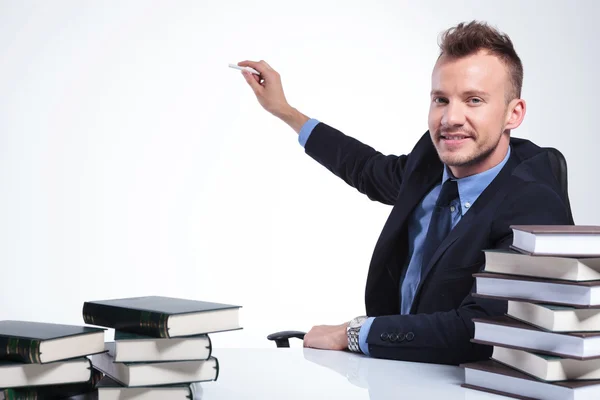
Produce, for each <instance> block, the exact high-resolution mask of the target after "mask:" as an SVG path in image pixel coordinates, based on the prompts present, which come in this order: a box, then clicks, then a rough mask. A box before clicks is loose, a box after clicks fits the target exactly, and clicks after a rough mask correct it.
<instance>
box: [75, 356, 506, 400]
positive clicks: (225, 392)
mask: <svg viewBox="0 0 600 400" xmlns="http://www.w3.org/2000/svg"><path fill="white" fill-rule="evenodd" d="M214 355H215V357H217V358H218V359H219V364H220V366H221V369H220V372H219V379H218V380H217V381H216V382H204V383H201V384H200V385H201V387H202V400H225V399H227V400H243V399H252V400H256V399H260V400H271V399H277V400H281V399H286V400H296V399H298V400H300V399H302V400H307V399H311V400H312V399H338V398H339V399H344V400H353V399H361V400H367V399H368V400H388V399H389V400H391V399H393V400H400V399H402V400H404V399H411V400H412V399H417V400H427V399H445V400H458V399H460V400H484V399H487V400H494V399H496V400H499V399H502V398H505V397H502V396H497V395H493V394H489V393H485V392H479V391H476V390H473V389H466V388H463V387H461V386H460V385H461V384H462V383H463V382H464V370H463V369H462V368H460V367H453V366H448V365H435V364H422V363H413V362H405V361H392V360H379V359H374V358H369V357H365V356H363V355H359V354H353V353H348V352H341V351H325V350H315V349H300V348H280V349H277V348H275V349H215V350H214ZM96 398H97V397H96V396H95V395H88V396H81V397H79V398H78V400H96ZM123 400H125V399H123Z"/></svg>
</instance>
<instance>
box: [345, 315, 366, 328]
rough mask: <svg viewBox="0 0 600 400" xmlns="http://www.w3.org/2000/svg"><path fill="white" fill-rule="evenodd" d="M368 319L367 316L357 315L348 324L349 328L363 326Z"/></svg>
mask: <svg viewBox="0 0 600 400" xmlns="http://www.w3.org/2000/svg"><path fill="white" fill-rule="evenodd" d="M366 319H367V317H356V318H354V319H353V320H352V321H350V323H349V324H348V327H349V328H358V327H359V326H362V324H363V323H364V322H365V320H366Z"/></svg>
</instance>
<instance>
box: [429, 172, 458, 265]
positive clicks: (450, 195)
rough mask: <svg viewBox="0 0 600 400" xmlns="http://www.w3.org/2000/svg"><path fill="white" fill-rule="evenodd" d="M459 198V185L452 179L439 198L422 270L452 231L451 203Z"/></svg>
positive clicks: (434, 211) (432, 216)
mask: <svg viewBox="0 0 600 400" xmlns="http://www.w3.org/2000/svg"><path fill="white" fill-rule="evenodd" d="M456 198H458V184H457V183H456V181H454V180H452V179H448V180H446V182H444V184H443V185H442V190H441V191H440V195H439V196H438V199H437V202H436V203H435V207H434V208H433V213H432V214H431V221H430V222H429V228H428V229H427V237H426V238H425V243H423V261H422V264H421V265H422V268H426V267H427V264H429V261H430V260H431V257H432V256H433V253H435V251H436V250H437V248H438V247H439V246H440V244H441V243H442V241H443V240H444V239H445V238H446V236H448V233H450V230H451V229H452V212H451V211H450V203H451V202H452V200H454V199H456Z"/></svg>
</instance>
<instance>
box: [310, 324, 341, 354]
mask: <svg viewBox="0 0 600 400" xmlns="http://www.w3.org/2000/svg"><path fill="white" fill-rule="evenodd" d="M347 327H348V322H346V323H343V324H341V325H320V326H314V327H313V328H312V329H311V330H310V331H308V333H307V334H306V335H305V336H304V347H312V348H315V349H323V350H346V349H347V348H348V336H347V334H346V328H347Z"/></svg>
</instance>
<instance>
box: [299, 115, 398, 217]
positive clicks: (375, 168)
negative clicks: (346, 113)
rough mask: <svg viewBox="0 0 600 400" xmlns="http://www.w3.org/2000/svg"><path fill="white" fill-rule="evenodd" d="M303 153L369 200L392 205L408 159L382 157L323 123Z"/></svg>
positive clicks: (391, 156) (317, 128) (316, 129)
mask: <svg viewBox="0 0 600 400" xmlns="http://www.w3.org/2000/svg"><path fill="white" fill-rule="evenodd" d="M304 149H305V151H306V154H308V155H309V156H310V157H312V158H313V159H315V160H316V161H317V162H319V163H320V164H321V165H323V166H324V167H325V168H327V169H328V170H329V171H331V172H333V173H334V174H335V175H337V176H338V177H340V178H341V179H343V180H344V181H345V182H346V183H347V184H349V185H350V186H352V187H354V188H355V189H357V190H358V191H359V192H360V193H363V194H365V195H366V196H367V197H368V198H369V199H371V200H374V201H378V202H381V203H384V204H389V205H393V204H394V203H395V201H396V198H397V197H398V192H399V190H400V185H401V183H402V177H403V175H404V171H405V167H406V161H407V158H408V156H406V155H402V156H395V155H383V154H381V153H380V152H378V151H376V150H374V149H373V148H371V147H369V146H367V145H365V144H363V143H361V142H360V141H358V140H356V139H354V138H352V137H349V136H347V135H345V134H343V133H342V132H340V131H338V130H337V129H335V128H332V127H330V126H329V125H326V124H324V123H322V122H320V123H319V124H317V125H316V126H315V128H314V129H313V131H312V133H311V135H310V137H309V138H308V141H307V142H306V145H305V147H304Z"/></svg>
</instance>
